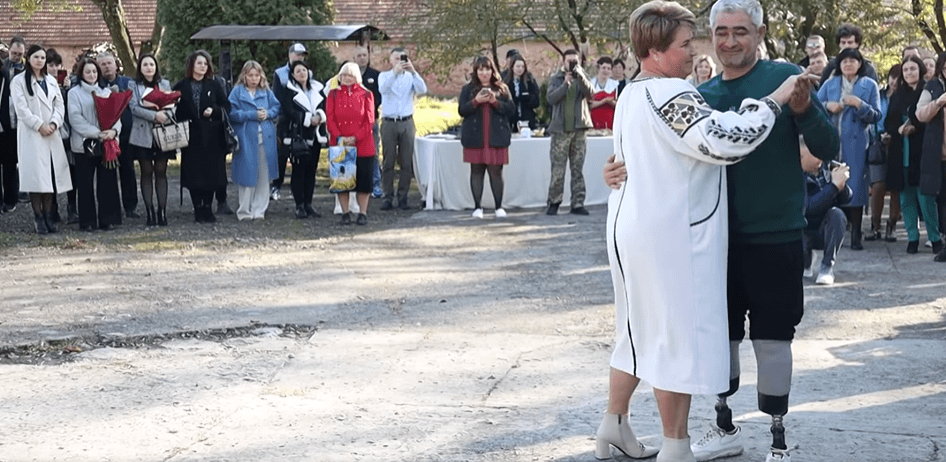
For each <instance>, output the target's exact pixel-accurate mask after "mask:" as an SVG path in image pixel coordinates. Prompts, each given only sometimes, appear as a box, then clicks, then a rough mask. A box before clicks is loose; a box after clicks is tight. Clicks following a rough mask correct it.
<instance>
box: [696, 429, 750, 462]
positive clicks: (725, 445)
mask: <svg viewBox="0 0 946 462" xmlns="http://www.w3.org/2000/svg"><path fill="white" fill-rule="evenodd" d="M690 449H691V450H692V451H693V456H694V457H696V460H698V461H700V462H704V461H707V460H713V459H718V458H720V457H731V456H738V455H739V454H742V451H743V447H742V429H741V428H739V427H738V426H737V427H736V429H735V430H733V432H732V434H730V433H726V431H725V430H723V429H722V428H719V427H717V426H716V425H712V424H711V427H710V430H709V431H708V432H706V435H703V437H702V438H700V439H699V440H698V441H697V442H696V443H693V444H692V445H690Z"/></svg>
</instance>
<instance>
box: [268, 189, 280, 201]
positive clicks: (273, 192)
mask: <svg viewBox="0 0 946 462" xmlns="http://www.w3.org/2000/svg"><path fill="white" fill-rule="evenodd" d="M279 197H280V195H279V188H277V187H271V188H269V200H273V201H278V200H279Z"/></svg>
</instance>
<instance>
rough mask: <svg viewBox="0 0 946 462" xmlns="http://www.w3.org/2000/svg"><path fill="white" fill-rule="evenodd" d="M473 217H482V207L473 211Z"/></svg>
mask: <svg viewBox="0 0 946 462" xmlns="http://www.w3.org/2000/svg"><path fill="white" fill-rule="evenodd" d="M473 218H483V209H476V210H474V211H473Z"/></svg>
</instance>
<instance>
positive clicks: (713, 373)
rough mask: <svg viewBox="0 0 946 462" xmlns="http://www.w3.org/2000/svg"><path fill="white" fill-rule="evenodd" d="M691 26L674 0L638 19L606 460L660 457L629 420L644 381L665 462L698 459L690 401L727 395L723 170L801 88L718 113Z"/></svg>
mask: <svg viewBox="0 0 946 462" xmlns="http://www.w3.org/2000/svg"><path fill="white" fill-rule="evenodd" d="M694 24H695V23H694V16H693V14H692V13H691V12H689V11H687V10H686V9H685V8H683V7H682V6H680V5H679V4H678V3H676V2H663V1H659V0H655V1H652V2H649V3H646V4H644V5H642V6H641V7H640V8H638V9H637V10H636V11H635V12H634V13H633V14H632V15H631V42H632V44H633V46H634V52H635V54H636V55H637V56H638V57H640V59H641V73H640V74H639V75H638V76H637V78H636V79H635V80H634V81H632V82H631V83H629V84H628V85H627V87H626V88H625V89H624V95H623V96H622V97H621V98H620V100H619V102H618V105H617V107H616V110H615V117H614V149H615V152H616V153H617V154H616V156H617V161H618V162H617V163H615V164H614V165H615V166H619V165H621V163H623V165H624V166H625V167H624V168H622V169H621V170H620V172H621V174H620V179H621V180H622V181H623V180H624V179H626V178H632V180H631V181H625V182H624V183H623V184H620V185H619V186H618V189H617V190H616V191H614V192H613V193H612V194H611V197H610V199H609V201H608V227H607V238H606V239H607V243H608V256H609V260H610V262H611V275H612V281H613V283H614V293H615V308H616V310H615V311H616V319H615V324H616V339H615V340H616V344H615V348H614V352H613V354H612V356H611V376H610V393H609V398H608V410H607V413H605V415H604V418H603V420H602V422H601V426H600V427H599V428H598V433H597V438H596V448H595V456H596V457H597V458H599V459H606V458H609V457H610V456H611V453H610V446H614V447H616V448H618V449H619V450H620V451H621V452H623V453H624V454H625V455H628V456H630V457H634V458H645V457H650V456H652V455H653V454H654V453H655V452H657V450H656V449H654V448H652V447H648V446H645V445H643V444H641V443H640V442H638V441H637V438H636V437H635V436H634V433H633V431H631V428H630V426H629V425H628V422H627V413H628V404H629V401H630V398H631V394H632V393H633V392H634V389H635V388H636V387H637V384H638V382H639V381H640V379H644V380H646V381H648V382H649V383H650V384H651V385H653V387H654V395H655V396H656V398H657V406H658V408H659V410H660V415H661V420H662V421H663V445H662V448H661V450H660V454H659V455H658V456H657V460H658V461H659V462H664V461H675V462H676V461H686V462H689V461H695V460H696V459H695V458H694V457H693V453H692V452H691V450H690V439H689V436H688V434H687V416H688V414H689V408H690V396H691V395H692V394H695V393H700V394H711V393H720V392H723V391H725V390H726V389H728V387H729V337H728V334H727V332H728V330H727V318H726V293H725V287H726V284H725V283H726V279H725V278H726V251H727V245H726V244H727V234H728V232H727V199H726V176H725V175H726V173H725V172H726V170H725V168H724V166H725V165H727V164H731V163H735V162H738V161H739V160H740V159H742V158H744V157H745V156H747V155H748V154H749V153H751V152H752V151H753V150H754V149H755V148H756V147H757V146H758V145H759V144H761V143H762V141H764V140H765V138H766V137H767V136H768V134H769V131H770V130H771V127H772V126H773V125H774V123H775V119H776V117H777V116H778V114H779V113H780V112H781V106H782V105H783V104H785V103H786V102H787V101H788V100H789V97H790V96H791V95H792V92H793V90H795V89H796V82H798V78H797V76H796V77H792V78H790V79H788V80H787V81H786V82H785V83H784V84H782V86H781V87H779V88H778V89H777V90H776V91H775V92H774V93H773V94H772V95H770V96H768V97H766V98H763V99H762V100H754V99H749V98H747V99H745V100H744V101H743V103H742V106H741V108H740V109H739V111H738V112H732V111H731V112H725V113H721V112H716V111H713V110H712V109H711V108H710V107H709V106H707V105H706V103H705V102H704V101H703V98H702V97H700V94H699V93H698V92H697V91H696V89H695V88H694V87H693V86H692V85H690V84H688V83H687V82H686V81H684V80H683V79H684V78H685V77H686V76H687V75H688V74H689V73H690V71H691V69H692V67H691V66H692V62H693V57H694V55H695V51H694V49H693V47H692V46H691V39H692V37H693V28H694ZM798 87H799V88H802V87H803V85H798ZM799 91H800V90H799ZM736 133H738V134H739V136H734V134H736ZM609 168H615V167H609ZM625 169H626V170H625ZM625 173H626V174H625ZM605 177H606V180H610V178H609V169H606V171H605ZM613 183H614V182H612V181H609V184H613Z"/></svg>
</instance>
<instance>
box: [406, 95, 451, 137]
mask: <svg viewBox="0 0 946 462" xmlns="http://www.w3.org/2000/svg"><path fill="white" fill-rule="evenodd" d="M459 123H460V114H457V100H456V99H449V100H442V99H437V98H431V97H427V96H424V97H421V98H418V99H417V101H416V102H415V103H414V126H415V127H416V128H417V136H424V135H426V134H428V133H438V132H442V131H444V130H446V129H447V128H449V127H451V126H453V125H457V124H459Z"/></svg>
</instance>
